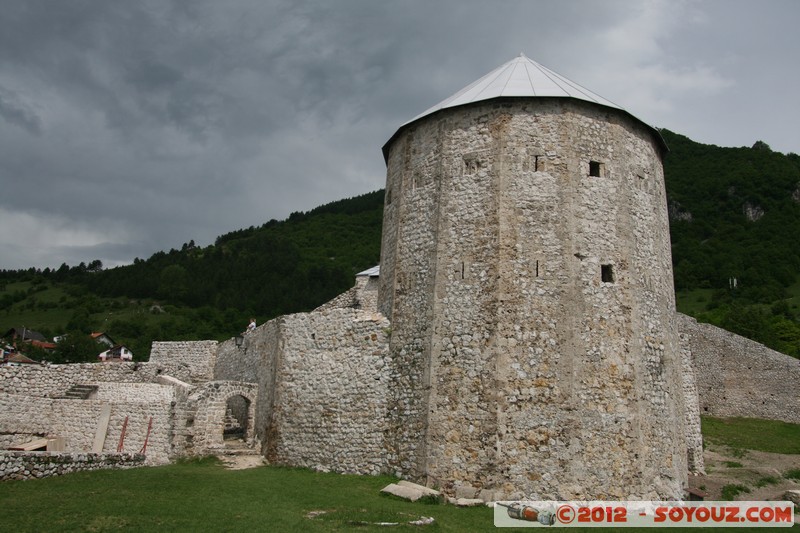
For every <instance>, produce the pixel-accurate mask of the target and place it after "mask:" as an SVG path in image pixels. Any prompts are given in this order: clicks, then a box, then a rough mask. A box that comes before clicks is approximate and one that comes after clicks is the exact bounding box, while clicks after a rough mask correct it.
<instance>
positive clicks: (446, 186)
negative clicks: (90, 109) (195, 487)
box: [0, 56, 800, 501]
mask: <svg viewBox="0 0 800 533" xmlns="http://www.w3.org/2000/svg"><path fill="white" fill-rule="evenodd" d="M665 150H666V146H665V145H664V142H663V140H662V139H661V137H660V135H659V133H658V131H657V130H655V129H653V128H651V127H650V126H648V125H646V124H645V123H643V122H641V121H640V120H639V119H637V118H635V117H633V116H632V115H630V114H629V113H627V112H626V111H624V110H623V109H621V108H620V107H618V106H617V105H615V104H613V103H611V102H609V101H607V100H605V99H603V98H602V97H600V96H598V95H596V94H594V93H592V92H591V91H588V90H587V89H584V88H582V87H580V86H578V85H576V84H574V83H573V82H571V81H569V80H567V79H566V78H563V77H561V76H559V75H558V74H556V73H554V72H552V71H550V70H548V69H546V68H545V67H543V66H541V65H539V64H538V63H536V62H534V61H532V60H530V59H528V58H526V57H524V56H520V57H518V58H515V59H513V60H512V61H510V62H508V63H506V64H505V65H503V66H501V67H499V68H498V69H496V70H495V71H493V72H491V73H489V74H487V75H486V76H484V77H483V78H481V79H479V80H478V81H476V82H475V83H473V84H472V85H470V86H469V87H467V88H465V89H464V90H462V91H460V92H458V93H456V94H455V95H453V96H452V97H451V98H448V99H447V100H445V101H443V102H442V103H441V104H439V105H437V106H434V107H433V108H431V109H430V110H428V111H426V112H425V113H423V114H422V115H419V116H418V117H416V118H415V119H413V120H412V121H410V122H408V123H406V124H404V125H402V126H401V127H400V128H399V129H398V130H397V132H396V133H395V134H394V136H392V138H391V139H390V140H389V141H388V142H387V143H386V145H385V146H384V156H385V158H386V162H387V180H386V200H385V209H384V223H383V238H382V251H381V265H380V269H378V268H375V269H370V270H368V271H365V272H362V273H361V274H359V275H358V276H357V277H356V284H355V286H354V287H353V289H351V290H350V291H348V292H346V293H344V294H342V295H341V296H339V297H337V298H336V299H334V300H332V301H331V302H328V303H327V304H325V305H323V306H321V307H320V308H318V309H316V310H314V311H313V312H309V313H298V314H294V315H288V316H282V317H279V318H276V319H274V320H271V321H270V322H268V323H266V324H263V325H261V326H259V327H258V328H257V329H256V330H255V331H253V332H251V333H248V334H246V335H245V336H244V338H243V341H242V342H240V343H237V342H235V341H234V340H233V339H231V340H229V341H226V342H223V343H217V342H215V341H199V342H174V343H160V342H159V343H154V345H153V350H152V355H151V358H150V361H149V362H147V363H113V364H110V363H108V364H82V365H53V366H50V367H32V368H24V367H8V368H2V369H0V448H4V449H5V448H8V447H9V446H11V445H12V444H13V443H15V442H20V441H24V440H26V439H35V438H42V437H47V436H54V435H58V436H60V437H63V438H64V440H65V442H66V451H67V452H72V453H79V454H86V453H88V452H90V451H91V450H92V449H93V448H97V441H98V439H99V436H98V435H99V433H101V431H99V430H98V429H97V428H98V419H100V418H101V413H102V412H103V409H106V410H107V411H108V409H109V406H110V414H109V416H108V417H107V418H108V422H107V429H104V430H103V431H102V433H103V435H102V441H103V442H102V443H101V446H100V449H99V451H100V452H101V453H103V454H105V455H109V454H110V455H113V454H114V452H115V450H117V451H121V450H120V448H122V449H123V450H124V451H126V452H137V451H138V452H144V453H140V454H138V455H137V454H132V457H131V459H130V461H131V463H130V464H131V466H135V465H137V464H141V463H142V462H144V464H162V463H165V462H168V461H170V460H173V459H175V458H177V457H181V456H185V455H202V454H209V453H220V452H221V451H224V450H225V449H226V446H228V441H226V438H225V436H226V431H228V430H229V429H230V428H234V429H235V430H236V432H237V433H236V434H237V435H238V436H240V438H241V439H242V440H243V441H244V442H246V443H247V444H248V445H249V446H250V447H252V448H253V449H254V450H257V451H259V452H260V453H262V454H263V456H264V457H265V458H266V460H267V461H268V462H270V463H272V464H286V465H294V466H304V467H309V468H315V469H320V470H330V471H336V472H343V473H357V474H370V475H374V474H381V473H389V474H394V475H397V476H399V477H403V478H407V479H410V480H412V481H416V482H420V483H423V484H426V485H428V486H432V487H436V488H438V489H440V490H442V491H444V492H445V493H448V494H451V495H459V496H462V497H480V498H482V499H484V500H487V501H488V500H499V499H500V500H502V499H505V500H511V499H525V498H527V499H554V500H567V499H607V500H628V499H643V500H651V499H682V498H683V496H684V490H685V488H686V487H687V475H688V473H689V472H690V471H702V470H703V458H702V439H701V436H700V418H699V416H700V414H709V415H717V416H720V415H721V416H754V417H761V418H774V419H779V420H785V421H789V422H795V423H800V409H799V408H800V400H799V399H798V392H797V390H798V383H800V379H798V378H800V361H798V360H796V359H793V358H791V357H788V356H785V355H783V354H779V353H777V352H773V351H772V350H768V349H766V348H764V347H763V346H760V345H757V344H756V343H753V342H752V341H748V340H746V339H742V338H741V337H738V336H736V335H733V334H729V333H727V332H724V331H723V330H720V329H719V328H714V327H713V326H709V325H705V324H697V323H696V322H695V321H694V320H693V319H691V318H689V317H685V316H682V315H679V314H677V313H676V312H675V299H674V292H673V280H672V269H671V258H670V243H669V228H668V218H667V204H666V193H665V188H664V176H663V170H662V164H661V158H662V156H663V154H664V151H665ZM745 369H747V370H745ZM77 385H87V386H90V387H93V388H92V389H91V390H90V392H89V393H88V394H87V395H86V397H84V398H81V399H73V398H68V397H64V395H65V394H66V392H67V391H69V390H70V389H71V388H73V387H75V386H77ZM226 428H227V429H226ZM145 445H146V446H145ZM54 453H55V452H54ZM28 456H30V454H28V455H27V456H26V455H25V454H24V452H4V453H3V454H0V478H19V477H25V475H23V474H22V473H20V472H26V471H27V472H29V473H30V472H31V471H35V472H45V473H44V474H42V475H52V474H48V473H46V472H48V471H51V472H55V473H61V471H57V472H56V470H57V467H54V466H48V467H42V468H40V469H38V470H36V469H34V467H33V466H30V459H26V457H28ZM43 457H44V456H43ZM37 460H38V459H37ZM26 461H28V462H26ZM41 461H45V460H44V459H41ZM51 462H52V461H51ZM77 462H80V461H77ZM122 463H123V464H122V465H123V466H124V461H123V462H122ZM48 464H50V463H48ZM48 468H49V469H50V470H47V469H48ZM74 468H79V466H75V467H74ZM20 469H21V470H20ZM63 471H66V470H63Z"/></svg>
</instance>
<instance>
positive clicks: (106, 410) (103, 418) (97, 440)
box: [92, 403, 111, 453]
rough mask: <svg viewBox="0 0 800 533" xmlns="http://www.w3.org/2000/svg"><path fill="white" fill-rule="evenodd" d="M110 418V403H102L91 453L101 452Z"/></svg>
mask: <svg viewBox="0 0 800 533" xmlns="http://www.w3.org/2000/svg"><path fill="white" fill-rule="evenodd" d="M110 419H111V404H108V403H104V404H103V407H102V408H101V409H100V420H98V422H97V431H95V433H94V442H93V443H92V453H102V452H103V444H105V442H106V431H108V421H109V420H110Z"/></svg>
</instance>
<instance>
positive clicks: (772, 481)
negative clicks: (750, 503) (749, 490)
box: [756, 476, 781, 487]
mask: <svg viewBox="0 0 800 533" xmlns="http://www.w3.org/2000/svg"><path fill="white" fill-rule="evenodd" d="M780 482H781V480H780V479H779V478H777V477H775V476H764V477H762V478H759V480H758V481H756V487H766V486H767V485H777V484H778V483H780Z"/></svg>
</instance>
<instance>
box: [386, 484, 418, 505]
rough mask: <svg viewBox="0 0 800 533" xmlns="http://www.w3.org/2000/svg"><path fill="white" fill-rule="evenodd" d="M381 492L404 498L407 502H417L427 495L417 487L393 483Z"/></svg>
mask: <svg viewBox="0 0 800 533" xmlns="http://www.w3.org/2000/svg"><path fill="white" fill-rule="evenodd" d="M381 492H384V493H386V494H392V495H393V496H397V497H399V498H404V499H406V500H409V501H412V502H415V501H417V500H419V499H420V498H422V497H423V496H425V493H424V492H423V491H422V490H420V489H419V488H417V487H411V486H408V485H396V484H394V483H391V484H389V485H386V486H385V487H383V488H382V489H381Z"/></svg>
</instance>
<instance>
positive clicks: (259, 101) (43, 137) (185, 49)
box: [0, 0, 800, 268]
mask: <svg viewBox="0 0 800 533" xmlns="http://www.w3.org/2000/svg"><path fill="white" fill-rule="evenodd" d="M0 3H1V4H2V6H0V7H2V16H0V185H2V190H3V193H2V194H1V195H0V246H2V249H3V250H4V252H3V254H2V256H0V258H1V260H0V268H22V267H27V266H31V265H35V266H40V267H44V266H58V265H59V264H61V263H62V262H65V261H66V262H68V263H69V264H76V263H78V262H80V261H86V262H88V261H90V260H92V259H95V258H99V259H101V260H103V262H104V263H105V264H106V265H107V266H108V265H111V264H116V263H123V262H128V261H131V260H132V259H133V258H134V257H136V256H138V257H148V256H149V255H150V254H152V253H154V252H155V251H158V250H162V249H169V248H172V247H175V248H178V247H180V246H181V244H182V243H184V242H188V241H189V240H192V239H193V240H195V241H196V242H197V243H198V244H201V245H205V244H208V243H210V242H212V241H213V239H214V238H215V237H216V236H218V235H220V234H223V233H226V232H229V231H233V230H235V229H238V228H241V227H247V226H250V225H260V224H262V223H263V222H265V221H267V220H269V219H271V218H283V217H285V216H287V215H288V214H289V213H290V212H291V211H297V210H308V209H311V208H313V207H315V206H317V205H319V204H321V203H324V202H329V201H333V200H337V199H340V198H343V197H347V196H353V195H357V194H362V193H365V192H369V191H372V190H375V189H378V188H381V187H382V186H383V181H384V171H385V169H384V166H383V159H382V156H381V152H380V147H381V145H382V144H383V143H384V142H385V141H386V140H387V139H388V138H389V137H390V136H391V135H392V134H393V133H394V131H395V130H396V128H397V127H398V126H399V125H400V124H402V123H404V122H406V121H407V120H409V119H411V118H413V117H414V116H416V115H417V114H418V113H420V112H422V111H423V110H425V109H427V108H428V107H430V106H431V105H433V104H435V103H436V102H438V101H440V100H441V99H443V98H445V97H447V96H449V95H450V94H452V93H453V92H455V91H457V90H458V89H460V88H461V87H463V86H464V85H466V84H468V83H470V82H472V81H474V80H475V79H476V78H478V77H479V76H481V75H483V74H485V73H486V72H488V71H489V70H491V69H493V68H495V67H496V66H498V65H500V64H501V63H503V62H505V61H508V60H509V59H511V58H512V57H514V56H515V55H517V54H519V53H520V52H525V53H526V54H527V55H528V56H529V57H532V58H533V59H535V60H537V61H540V62H541V63H543V64H544V65H546V66H549V67H551V68H553V69H554V70H556V71H558V72H560V73H561V74H563V75H566V76H567V77H569V78H572V79H574V80H575V81H577V82H579V83H581V84H582V85H586V86H587V87H589V88H591V89H592V90H594V91H595V92H597V93H599V94H601V95H603V96H605V97H607V98H609V99H610V100H612V101H616V102H617V103H619V104H621V105H623V106H624V107H626V108H627V109H628V110H630V111H631V112H633V113H634V114H637V116H640V118H642V119H643V120H645V121H647V122H650V123H653V124H654V125H658V126H666V127H669V128H671V129H675V130H676V131H680V132H681V133H686V134H688V135H690V136H692V137H693V138H696V137H698V136H699V138H698V139H697V140H701V141H704V142H715V143H717V144H723V145H724V144H737V143H745V144H752V142H754V141H755V140H756V139H757V138H763V140H765V141H766V142H768V143H769V144H771V145H772V146H773V148H776V149H782V150H785V151H788V150H789V149H791V148H788V147H790V146H792V147H794V151H797V150H796V145H797V144H798V143H800V141H798V136H797V134H796V133H793V132H792V131H790V128H787V127H784V126H783V125H784V124H786V123H789V124H792V123H793V122H796V121H791V120H788V117H786V116H785V113H783V116H776V117H774V118H772V117H770V113H769V111H770V110H771V109H778V108H779V107H780V106H779V105H778V103H777V102H769V101H763V100H762V99H759V98H758V97H757V95H756V94H748V93H754V91H756V90H757V89H756V87H757V82H758V80H752V79H750V78H752V76H748V75H747V73H746V72H744V71H742V67H743V66H745V65H746V66H748V67H750V68H751V69H752V70H751V72H756V73H758V74H759V76H760V77H762V79H767V77H768V76H769V75H773V76H775V77H776V79H773V80H769V82H768V84H769V88H770V94H771V95H776V97H779V98H783V99H785V100H786V101H787V102H793V97H792V96H791V95H790V94H789V92H790V88H791V87H793V86H795V85H796V83H794V84H793V83H791V80H789V79H786V77H787V76H788V75H789V72H790V70H789V68H788V64H784V65H783V66H780V62H781V61H784V62H785V61H786V58H788V57H791V50H793V49H796V48H797V43H798V38H797V34H796V32H788V33H786V34H785V35H784V34H783V33H781V34H780V39H781V41H780V42H779V44H780V46H779V47H777V48H776V47H774V46H773V45H772V44H771V42H772V41H771V38H772V33H771V30H770V28H774V27H775V25H776V24H777V25H779V26H781V27H782V26H785V25H789V26H791V24H792V23H793V22H792V21H796V20H797V15H798V8H797V7H796V6H797V5H798V4H796V3H794V2H785V3H784V2H779V1H776V2H770V3H768V4H765V6H763V7H759V8H758V13H759V17H760V18H756V17H753V13H754V12H755V8H754V7H752V6H751V5H750V4H749V3H740V2H713V1H710V2H703V3H695V2H685V1H674V2H672V1H671V2H667V1H661V0H658V1H649V2H639V1H633V0H631V1H623V0H619V1H609V2H593V1H583V0H576V1H571V2H570V1H566V2H565V1H538V2H532V1H527V0H526V1H521V0H518V1H506V2H484V1H477V0H472V1H471V0H463V1H454V0H453V1H451V0H446V1H441V2H428V1H422V0H408V1H403V2H376V1H373V0H340V1H327V0H326V1H322V0H320V1H306V2H298V1H295V0H287V1H281V0H271V1H260V0H252V1H249V0H236V1H231V2H218V1H211V0H192V1H188V0H187V1H181V0H173V1H168V0H152V1H131V0H125V1H122V0H103V1H99V0H95V1H78V0H73V1H70V2H52V1H35V0H6V1H3V2H0ZM717 20H720V21H724V25H725V27H719V26H717V22H716V21H717ZM760 21H764V22H763V23H762V22H760ZM762 24H763V26H764V27H763V28H762V27H761V25H762ZM745 29H746V31H744V30H745ZM787 29H788V28H787ZM766 36H770V38H766ZM772 40H774V39H772ZM782 50H783V51H782ZM786 50H789V51H790V52H786ZM770 54H772V55H770ZM756 55H757V56H758V57H759V58H760V61H759V62H757V63H755V64H754V63H751V62H750V61H751V58H752V57H754V56H756ZM792 76H794V78H793V79H794V81H797V80H796V77H797V75H796V74H792ZM762 92H763V89H762ZM735 98H738V100H736V99H735ZM742 102H748V103H750V104H752V105H751V107H750V108H748V109H747V111H746V122H745V123H737V122H736V121H737V116H738V117H739V118H741V116H742V115H744V114H745V111H744V109H743V106H742ZM767 105H771V106H772V108H770V109H767V112H765V108H764V107H759V106H767ZM731 107H734V108H736V109H737V112H736V113H731V112H730V111H729V110H730V109H731ZM795 108H796V106H795ZM705 109H714V111H715V112H714V117H713V118H710V116H709V114H705V113H704V112H703V110H705ZM726 110H728V111H726ZM720 117H722V118H720ZM765 117H766V118H765ZM718 122H725V127H724V128H717V127H716V123H718ZM750 125H752V126H753V128H754V129H755V128H756V127H757V128H758V132H757V133H755V132H747V131H742V130H745V129H746V128H748V127H750ZM739 131H742V133H741V134H739V135H738V136H736V133H737V132H739ZM771 132H780V137H779V138H774V139H773V138H770V137H769V135H770V133H771ZM717 135H719V137H718V138H717V137H716V136H717ZM776 135H778V133H776ZM31 191H35V192H34V193H32V192H31ZM84 253H86V254H89V255H87V256H85V257H82V256H81V254H84ZM92 254H97V255H96V256H93V255H92Z"/></svg>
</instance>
